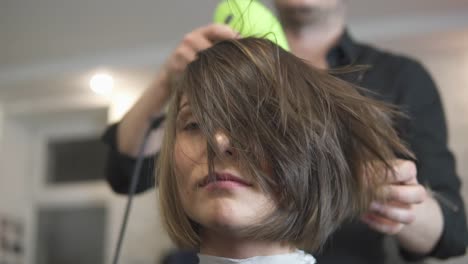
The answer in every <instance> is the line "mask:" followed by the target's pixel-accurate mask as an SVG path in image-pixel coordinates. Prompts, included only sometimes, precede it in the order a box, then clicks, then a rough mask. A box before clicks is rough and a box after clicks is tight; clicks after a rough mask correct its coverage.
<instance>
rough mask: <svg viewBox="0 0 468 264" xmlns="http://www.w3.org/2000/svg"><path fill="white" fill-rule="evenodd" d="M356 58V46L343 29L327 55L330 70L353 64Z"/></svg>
mask: <svg viewBox="0 0 468 264" xmlns="http://www.w3.org/2000/svg"><path fill="white" fill-rule="evenodd" d="M357 57H358V50H357V46H356V44H355V43H354V41H353V39H352V38H351V37H350V35H349V33H348V30H347V29H345V30H344V32H343V34H342V35H341V37H340V38H339V40H338V42H337V44H336V45H335V47H333V48H332V49H331V50H330V52H328V55H327V61H328V64H329V65H330V68H335V67H340V66H344V65H350V64H353V63H354V62H355V61H356V59H357Z"/></svg>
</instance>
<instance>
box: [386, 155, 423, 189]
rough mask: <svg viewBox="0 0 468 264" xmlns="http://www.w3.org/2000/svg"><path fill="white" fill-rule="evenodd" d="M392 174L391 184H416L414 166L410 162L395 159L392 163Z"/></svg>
mask: <svg viewBox="0 0 468 264" xmlns="http://www.w3.org/2000/svg"><path fill="white" fill-rule="evenodd" d="M392 167H393V170H394V174H393V175H392V174H391V175H390V180H391V182H393V183H404V184H417V183H418V180H417V178H416V176H417V169H416V164H414V162H412V161H410V160H402V159H397V160H395V161H393V162H392Z"/></svg>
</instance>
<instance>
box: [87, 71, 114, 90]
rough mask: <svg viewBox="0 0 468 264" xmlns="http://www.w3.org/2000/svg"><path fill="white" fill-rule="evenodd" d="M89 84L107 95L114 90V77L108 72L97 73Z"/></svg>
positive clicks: (92, 88)
mask: <svg viewBox="0 0 468 264" xmlns="http://www.w3.org/2000/svg"><path fill="white" fill-rule="evenodd" d="M89 86H90V87H91V90H93V92H95V93H97V94H100V95H107V94H109V93H110V92H112V88H113V87H114V79H113V78H112V76H111V75H109V74H106V73H97V74H95V75H94V76H93V77H92V78H91V80H90V81H89Z"/></svg>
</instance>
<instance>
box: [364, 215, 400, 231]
mask: <svg viewBox="0 0 468 264" xmlns="http://www.w3.org/2000/svg"><path fill="white" fill-rule="evenodd" d="M361 220H362V221H363V222H364V223H366V224H367V225H368V226H369V227H370V228H372V229H374V230H376V231H378V232H381V233H384V234H388V235H395V234H398V233H399V232H400V231H401V230H402V229H403V227H404V226H405V225H404V224H402V223H399V222H396V221H392V220H389V219H386V218H385V217H382V216H379V215H377V214H365V215H363V216H362V217H361Z"/></svg>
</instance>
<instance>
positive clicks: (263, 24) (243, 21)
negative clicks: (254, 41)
mask: <svg viewBox="0 0 468 264" xmlns="http://www.w3.org/2000/svg"><path fill="white" fill-rule="evenodd" d="M214 22H215V23H220V24H226V25H229V26H230V27H231V28H232V29H234V30H235V31H237V32H239V34H240V35H241V36H242V37H258V38H266V39H268V40H270V41H272V42H273V43H276V45H278V46H280V47H282V48H283V49H285V50H287V51H289V46H288V41H287V40H286V35H285V34H284V31H283V28H282V27H281V24H280V23H279V21H278V19H276V17H275V16H274V15H273V14H272V13H271V11H270V10H269V9H268V8H267V7H265V6H264V5H262V4H261V3H259V2H258V1H256V0H222V1H221V2H220V3H219V4H218V6H217V7H216V10H215V13H214Z"/></svg>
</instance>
